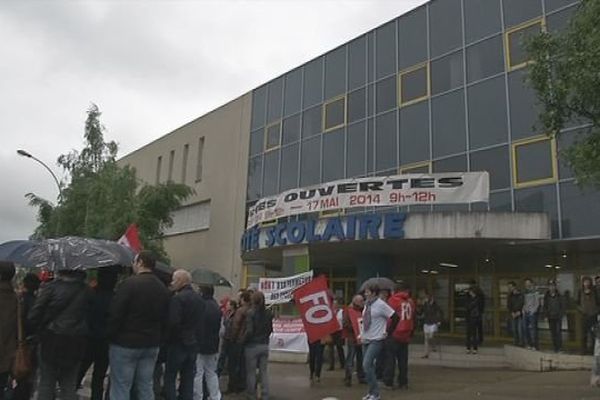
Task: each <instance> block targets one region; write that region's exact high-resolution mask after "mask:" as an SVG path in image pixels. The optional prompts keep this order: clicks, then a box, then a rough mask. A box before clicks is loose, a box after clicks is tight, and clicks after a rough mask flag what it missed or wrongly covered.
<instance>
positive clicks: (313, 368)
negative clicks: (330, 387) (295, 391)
mask: <svg viewBox="0 0 600 400" xmlns="http://www.w3.org/2000/svg"><path fill="white" fill-rule="evenodd" d="M324 350H325V345H323V344H321V342H319V341H317V342H315V343H309V344H308V368H309V369H310V377H311V378H312V377H313V376H316V377H317V378H320V377H321V369H322V368H323V351H324Z"/></svg>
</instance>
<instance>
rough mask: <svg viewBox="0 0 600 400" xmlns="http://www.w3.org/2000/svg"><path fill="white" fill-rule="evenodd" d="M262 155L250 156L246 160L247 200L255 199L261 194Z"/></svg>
mask: <svg viewBox="0 0 600 400" xmlns="http://www.w3.org/2000/svg"><path fill="white" fill-rule="evenodd" d="M262 164H263V163H262V156H258V157H254V158H251V159H250V161H249V162H248V188H247V193H246V197H247V198H248V200H256V199H259V198H260V197H261V194H262Z"/></svg>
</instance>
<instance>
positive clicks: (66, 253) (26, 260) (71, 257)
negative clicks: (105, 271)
mask: <svg viewBox="0 0 600 400" xmlns="http://www.w3.org/2000/svg"><path fill="white" fill-rule="evenodd" d="M0 260H2V261H12V262H14V263H16V264H19V265H21V266H23V267H28V268H46V269H48V270H50V271H57V270H65V269H69V270H85V269H91V268H99V267H106V266H112V265H124V266H129V265H131V262H132V260H133V253H132V252H131V251H129V250H128V249H126V248H125V247H123V246H121V245H120V244H118V243H117V242H111V241H109V240H100V239H90V238H82V237H75V236H66V237H62V238H56V239H44V240H13V241H10V242H6V243H3V244H1V245H0Z"/></svg>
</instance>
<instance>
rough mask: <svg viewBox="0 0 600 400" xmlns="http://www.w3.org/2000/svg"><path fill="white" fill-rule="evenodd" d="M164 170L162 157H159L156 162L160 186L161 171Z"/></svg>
mask: <svg viewBox="0 0 600 400" xmlns="http://www.w3.org/2000/svg"><path fill="white" fill-rule="evenodd" d="M161 169H162V156H158V159H157V160H156V180H155V182H156V184H157V185H158V184H159V183H160V171H161Z"/></svg>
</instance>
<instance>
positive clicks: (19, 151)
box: [17, 149, 62, 202]
mask: <svg viewBox="0 0 600 400" xmlns="http://www.w3.org/2000/svg"><path fill="white" fill-rule="evenodd" d="M17 154H18V155H20V156H23V157H27V158H31V159H33V160H35V161H37V162H39V163H40V164H42V166H43V167H44V168H46V169H47V170H48V172H50V175H52V178H54V182H56V187H57V188H58V201H59V202H60V201H61V200H62V189H61V187H60V182H58V178H57V177H56V175H54V172H52V170H51V169H50V167H48V166H47V165H46V164H45V163H44V162H43V161H42V160H40V159H39V158H36V157H34V156H32V155H31V154H30V153H28V152H27V151H25V150H22V149H19V150H17Z"/></svg>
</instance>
